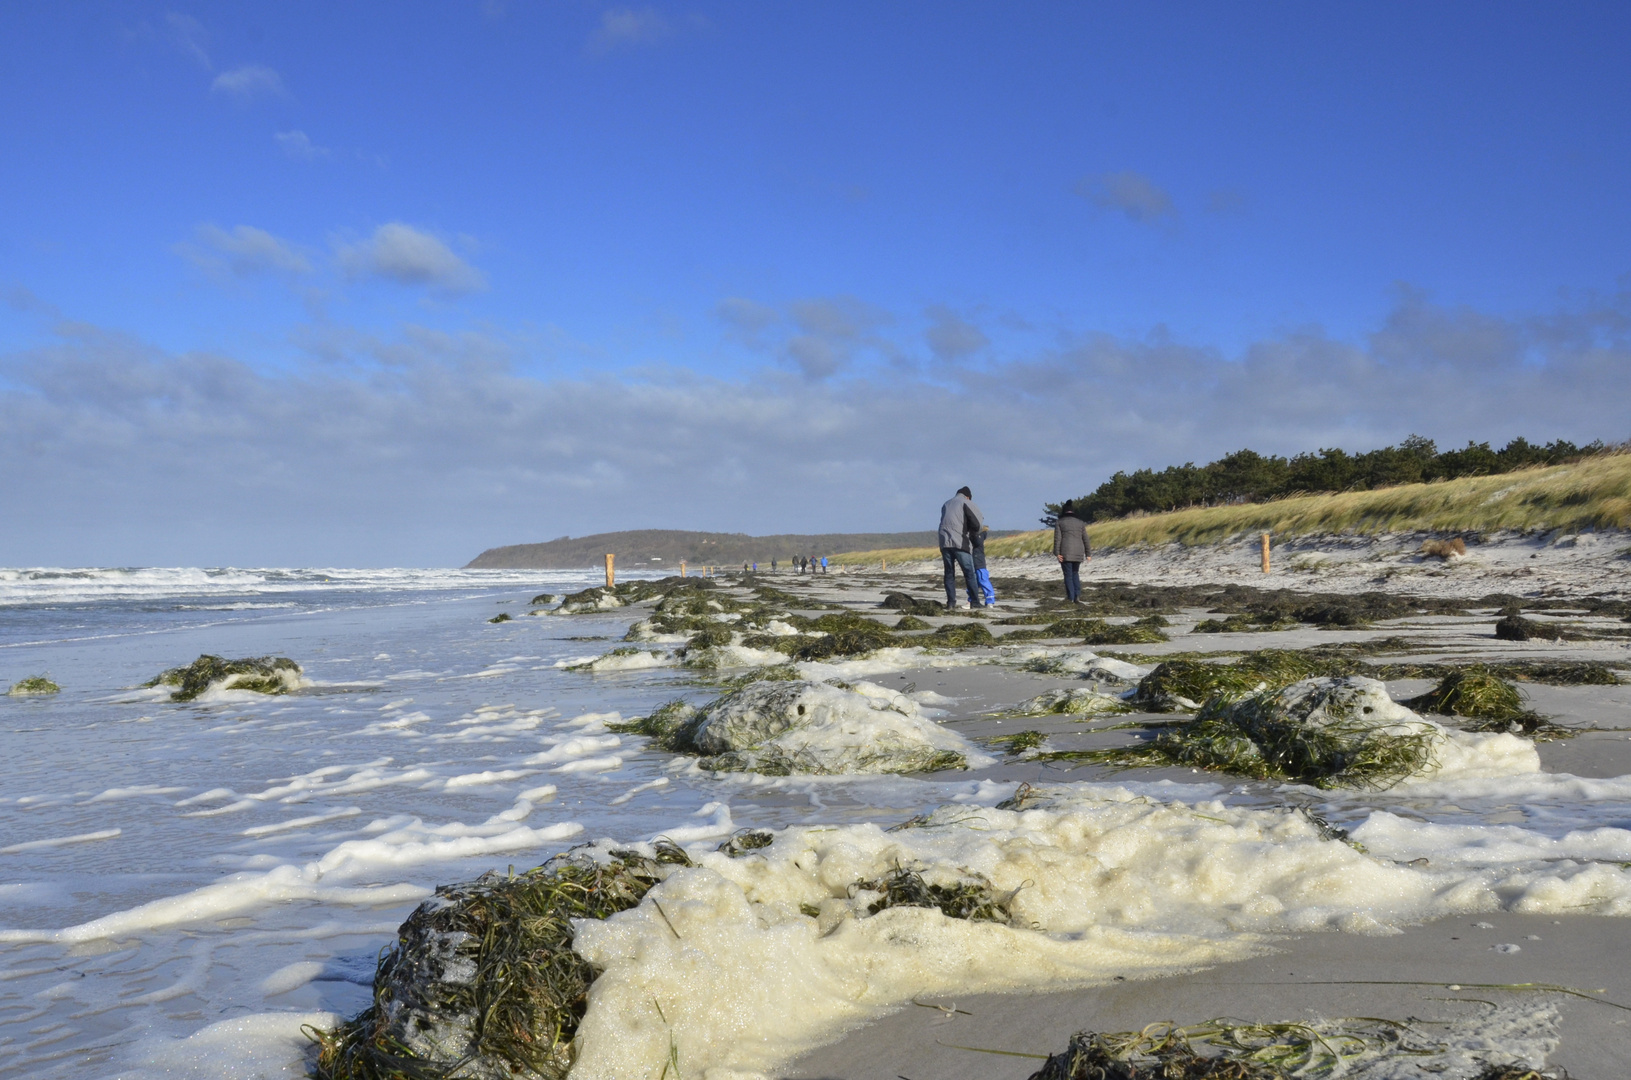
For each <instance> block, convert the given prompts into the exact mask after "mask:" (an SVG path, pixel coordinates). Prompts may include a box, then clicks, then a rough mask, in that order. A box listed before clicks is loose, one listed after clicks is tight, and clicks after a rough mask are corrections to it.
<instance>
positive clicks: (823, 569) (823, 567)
mask: <svg viewBox="0 0 1631 1080" xmlns="http://www.w3.org/2000/svg"><path fill="white" fill-rule="evenodd" d="M821 572H822V573H823V574H825V573H826V572H827V556H825V555H823V556H821Z"/></svg>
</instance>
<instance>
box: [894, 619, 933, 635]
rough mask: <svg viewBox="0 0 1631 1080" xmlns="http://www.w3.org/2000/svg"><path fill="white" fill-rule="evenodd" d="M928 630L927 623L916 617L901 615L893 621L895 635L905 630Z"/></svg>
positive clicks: (928, 625)
mask: <svg viewBox="0 0 1631 1080" xmlns="http://www.w3.org/2000/svg"><path fill="white" fill-rule="evenodd" d="M930 628H931V627H930V624H929V623H926V622H924V621H923V620H922V619H920V618H918V617H917V616H916V615H902V616H901V617H900V618H899V619H897V620H896V621H895V632H896V633H897V634H898V633H901V632H902V631H906V630H928V629H930Z"/></svg>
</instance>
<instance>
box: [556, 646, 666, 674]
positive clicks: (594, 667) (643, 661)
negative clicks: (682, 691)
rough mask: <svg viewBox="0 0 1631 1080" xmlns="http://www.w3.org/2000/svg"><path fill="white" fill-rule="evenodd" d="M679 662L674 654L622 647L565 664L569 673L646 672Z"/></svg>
mask: <svg viewBox="0 0 1631 1080" xmlns="http://www.w3.org/2000/svg"><path fill="white" fill-rule="evenodd" d="M677 662H678V661H676V660H675V658H674V654H673V653H667V652H663V651H662V650H660V649H636V648H634V647H632V646H622V647H620V648H616V649H613V650H612V651H611V652H609V653H606V654H605V655H604V656H597V657H595V658H594V659H592V660H581V661H573V662H565V663H563V664H561V665H560V666H563V667H565V668H566V670H568V671H644V670H646V669H647V668H659V667H673V666H674V665H675V664H676V663H677Z"/></svg>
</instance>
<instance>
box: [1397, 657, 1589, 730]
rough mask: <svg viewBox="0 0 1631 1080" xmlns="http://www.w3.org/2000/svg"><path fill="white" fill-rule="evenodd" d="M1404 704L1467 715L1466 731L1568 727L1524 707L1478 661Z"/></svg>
mask: <svg viewBox="0 0 1631 1080" xmlns="http://www.w3.org/2000/svg"><path fill="white" fill-rule="evenodd" d="M1404 704H1405V705H1408V706H1409V707H1410V708H1412V709H1416V710H1418V711H1420V712H1431V713H1438V714H1439V715H1441V716H1464V717H1467V718H1469V719H1471V720H1473V721H1475V722H1474V723H1471V724H1463V725H1462V727H1463V728H1464V729H1465V730H1467V731H1510V732H1514V733H1519V734H1524V735H1533V736H1542V737H1544V736H1553V737H1555V736H1557V735H1559V734H1562V733H1565V732H1566V731H1567V730H1568V729H1566V728H1563V727H1559V726H1558V725H1556V724H1553V723H1551V722H1550V721H1549V720H1547V719H1546V717H1544V716H1542V715H1540V714H1539V713H1537V712H1535V711H1534V710H1533V709H1527V708H1525V707H1524V703H1523V694H1522V692H1521V691H1519V690H1518V688H1517V687H1516V686H1513V685H1512V684H1511V683H1509V682H1507V681H1506V680H1504V679H1502V678H1501V677H1500V676H1499V675H1497V674H1496V673H1495V672H1493V671H1491V670H1490V669H1489V668H1486V667H1483V666H1481V665H1475V666H1473V667H1467V668H1462V669H1461V670H1459V671H1455V672H1452V673H1451V674H1449V675H1446V676H1445V677H1444V678H1443V679H1441V680H1440V681H1439V684H1438V685H1437V686H1435V687H1433V689H1431V690H1429V691H1428V692H1427V693H1425V694H1422V695H1421V696H1420V697H1414V698H1411V699H1410V700H1408V701H1406V702H1405V703H1404Z"/></svg>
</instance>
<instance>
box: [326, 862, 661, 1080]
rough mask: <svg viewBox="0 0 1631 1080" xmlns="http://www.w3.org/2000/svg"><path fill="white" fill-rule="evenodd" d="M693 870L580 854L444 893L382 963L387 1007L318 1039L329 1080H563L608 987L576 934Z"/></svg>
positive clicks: (378, 977) (414, 919)
mask: <svg viewBox="0 0 1631 1080" xmlns="http://www.w3.org/2000/svg"><path fill="white" fill-rule="evenodd" d="M689 865H691V861H690V859H689V858H687V857H686V855H685V853H684V852H683V851H681V850H680V849H679V848H678V847H675V846H674V845H672V844H668V843H666V842H659V843H658V845H657V848H656V853H655V856H654V857H647V856H645V855H641V854H639V853H636V852H633V851H616V852H612V853H611V859H610V861H600V860H596V859H594V858H591V857H589V856H587V855H574V854H572V853H568V854H567V855H563V856H557V857H556V858H554V859H551V860H550V861H549V862H547V863H545V864H544V865H543V866H540V867H537V868H535V869H533V870H529V871H527V872H526V873H523V874H512V875H500V874H496V873H489V874H484V875H483V876H482V877H480V878H478V879H477V880H476V881H474V882H470V883H467V884H463V885H451V886H443V887H441V888H439V889H437V890H436V896H435V897H434V898H432V899H431V900H428V901H426V902H425V903H423V904H421V905H420V906H419V908H418V909H417V910H416V911H415V912H414V913H413V914H412V915H410V916H409V917H408V920H407V921H406V922H404V923H403V924H402V928H401V930H400V931H398V936H397V943H396V945H395V946H394V947H393V948H392V949H391V950H390V951H388V952H387V953H386V954H385V955H384V956H383V957H382V958H381V959H380V962H379V969H378V971H377V973H376V974H375V976H374V1003H373V1004H372V1005H371V1006H370V1007H369V1008H368V1009H366V1010H364V1011H363V1012H362V1013H361V1014H360V1015H359V1016H357V1017H356V1018H354V1019H352V1020H350V1021H348V1022H346V1023H343V1024H341V1025H340V1026H339V1027H337V1028H334V1029H331V1030H316V1029H311V1028H308V1029H306V1030H307V1034H308V1035H309V1036H310V1037H311V1038H312V1039H313V1040H314V1041H315V1042H316V1043H317V1045H318V1058H317V1068H316V1076H317V1077H318V1078H319V1080H430V1078H433V1077H434V1078H440V1077H451V1076H460V1077H474V1078H481V1080H496V1078H499V1077H509V1076H513V1075H526V1076H533V1077H542V1078H544V1080H563V1078H564V1077H565V1076H566V1074H567V1071H568V1070H569V1069H570V1068H571V1067H572V1039H573V1036H574V1035H575V1034H576V1033H577V1028H578V1024H579V1022H580V1021H581V1020H582V1019H583V1014H584V1011H585V1009H586V1008H587V997H588V992H589V984H590V983H591V982H592V981H593V980H594V979H595V977H596V975H598V974H599V972H598V971H597V970H596V969H595V968H594V967H593V966H592V965H590V964H589V963H588V962H587V961H585V960H583V959H582V958H581V957H579V956H578V955H577V954H576V953H575V952H573V951H572V936H573V929H572V920H574V919H604V918H606V917H608V916H610V915H614V914H616V913H617V912H619V911H626V910H628V909H629V908H632V907H634V906H635V905H637V904H638V903H639V902H640V901H641V899H642V898H643V897H644V896H645V895H646V893H647V892H648V891H650V889H651V887H652V886H653V885H656V884H657V883H658V882H659V881H661V880H662V879H663V877H665V876H666V874H667V873H668V871H669V870H670V869H671V868H672V867H675V866H689Z"/></svg>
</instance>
